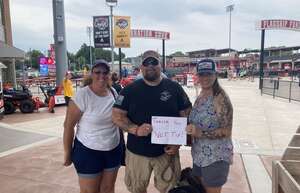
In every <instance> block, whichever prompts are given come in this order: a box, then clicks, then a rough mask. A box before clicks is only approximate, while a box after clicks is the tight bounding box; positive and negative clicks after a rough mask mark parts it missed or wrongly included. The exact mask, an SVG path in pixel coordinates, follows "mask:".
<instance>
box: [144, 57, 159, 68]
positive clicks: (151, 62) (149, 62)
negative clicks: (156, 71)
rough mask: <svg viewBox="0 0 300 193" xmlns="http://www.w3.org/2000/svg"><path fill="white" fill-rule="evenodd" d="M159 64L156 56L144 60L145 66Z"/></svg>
mask: <svg viewBox="0 0 300 193" xmlns="http://www.w3.org/2000/svg"><path fill="white" fill-rule="evenodd" d="M158 64H159V62H158V60H157V59H156V58H152V57H150V58H147V59H146V60H144V62H143V66H150V65H152V66H157V65H158Z"/></svg>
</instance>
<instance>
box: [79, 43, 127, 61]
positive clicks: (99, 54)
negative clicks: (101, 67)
mask: <svg viewBox="0 0 300 193" xmlns="http://www.w3.org/2000/svg"><path fill="white" fill-rule="evenodd" d="M91 49H92V57H93V62H94V61H95V60H96V59H104V60H106V61H107V62H110V61H111V50H109V49H103V48H94V47H92V48H91ZM81 56H82V57H84V58H85V61H86V62H87V63H88V64H89V63H90V62H89V61H90V46H88V45H86V44H85V43H84V44H82V45H81V47H80V49H79V50H78V51H77V52H76V54H75V57H76V58H77V59H78V58H79V57H81ZM125 57H126V56H125V54H124V53H121V58H122V59H124V58H125ZM114 58H115V60H118V59H119V55H118V54H117V53H116V52H114Z"/></svg>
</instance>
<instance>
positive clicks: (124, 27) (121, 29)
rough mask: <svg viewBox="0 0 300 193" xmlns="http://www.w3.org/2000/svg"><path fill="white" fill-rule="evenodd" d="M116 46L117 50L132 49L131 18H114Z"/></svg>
mask: <svg viewBox="0 0 300 193" xmlns="http://www.w3.org/2000/svg"><path fill="white" fill-rule="evenodd" d="M114 45H115V47H117V48H129V47H130V17H128V16H114Z"/></svg>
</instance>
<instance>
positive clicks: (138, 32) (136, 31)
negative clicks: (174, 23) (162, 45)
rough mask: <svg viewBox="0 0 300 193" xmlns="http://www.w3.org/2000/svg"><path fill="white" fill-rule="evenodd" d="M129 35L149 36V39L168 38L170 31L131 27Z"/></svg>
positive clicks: (137, 36)
mask: <svg viewBox="0 0 300 193" xmlns="http://www.w3.org/2000/svg"><path fill="white" fill-rule="evenodd" d="M131 37H132V38H151V39H160V40H169V39H170V32H163V31H153V30H143V29H132V30H131Z"/></svg>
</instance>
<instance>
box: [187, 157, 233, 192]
mask: <svg viewBox="0 0 300 193" xmlns="http://www.w3.org/2000/svg"><path fill="white" fill-rule="evenodd" d="M229 166H230V164H229V163H228V162H226V161H217V162H214V163H212V164H211V165H209V166H206V167H199V166H197V165H195V164H193V175H194V176H197V177H201V178H202V182H203V185H204V186H208V187H221V186H223V185H224V184H225V183H226V181H227V177H228V173H229Z"/></svg>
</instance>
